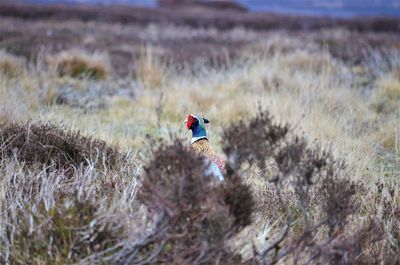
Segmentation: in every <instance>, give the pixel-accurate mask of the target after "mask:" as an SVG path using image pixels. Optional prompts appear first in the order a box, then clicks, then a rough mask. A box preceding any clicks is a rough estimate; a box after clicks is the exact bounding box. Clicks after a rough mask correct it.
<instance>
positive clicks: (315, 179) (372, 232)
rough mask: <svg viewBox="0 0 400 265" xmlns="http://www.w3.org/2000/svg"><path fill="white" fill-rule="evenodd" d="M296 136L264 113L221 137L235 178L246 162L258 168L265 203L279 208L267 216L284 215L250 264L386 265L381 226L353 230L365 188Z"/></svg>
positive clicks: (372, 224)
mask: <svg viewBox="0 0 400 265" xmlns="http://www.w3.org/2000/svg"><path fill="white" fill-rule="evenodd" d="M293 134H294V132H293V131H292V130H291V129H290V127H289V126H287V125H279V124H274V123H273V121H272V118H271V117H270V115H269V114H268V112H262V111H260V112H259V113H258V115H256V116H255V117H254V118H252V119H249V120H247V121H239V122H236V123H235V124H232V125H230V126H229V127H228V128H227V129H225V130H224V132H223V135H224V139H225V140H224V141H223V148H224V150H225V151H226V154H227V156H228V158H229V160H228V161H229V167H228V168H231V174H233V173H232V172H234V169H240V168H242V164H243V163H244V164H246V163H248V164H250V165H251V164H255V165H257V166H258V167H259V168H260V169H261V170H262V171H265V172H264V174H261V176H264V178H266V182H267V183H270V184H269V186H268V185H267V186H265V189H266V192H265V193H263V194H265V195H268V196H270V197H269V198H266V199H265V200H264V202H265V203H266V204H268V208H273V209H275V210H272V211H271V209H269V211H268V214H269V215H270V216H277V214H276V213H280V215H283V216H286V221H284V222H282V223H281V225H280V228H279V233H277V235H276V236H275V237H274V238H272V239H270V240H269V242H267V246H266V247H264V249H263V250H262V251H261V252H257V251H256V252H255V254H254V255H253V258H252V259H251V261H252V262H259V263H261V264H276V263H278V262H280V261H285V262H290V263H294V264H304V263H306V264H310V263H316V264H376V263H379V262H382V261H388V260H387V257H388V253H393V246H388V245H385V244H384V245H383V247H381V248H380V249H379V247H380V245H382V242H385V240H387V238H385V237H384V234H383V232H382V231H383V226H382V225H381V224H379V222H377V221H375V220H374V219H370V221H368V222H366V223H365V224H363V225H362V226H361V227H360V228H359V229H356V230H354V229H352V228H350V227H351V226H352V225H353V224H352V219H351V218H350V217H351V216H352V215H354V214H356V213H357V212H358V210H359V202H357V200H356V198H357V197H356V196H357V195H359V194H362V192H365V188H364V187H362V185H361V184H356V183H354V182H353V181H351V180H350V178H348V177H345V172H347V171H346V170H345V164H344V163H343V162H342V161H339V160H337V159H334V158H333V156H332V155H331V154H330V153H329V152H326V151H322V150H321V149H320V148H318V147H317V146H312V145H310V144H309V143H308V142H307V140H306V139H305V138H302V137H297V136H293ZM252 140H253V141H252ZM231 141H233V144H232V145H230V143H231ZM268 160H269V161H272V164H273V165H274V166H273V169H269V168H268V167H266V163H265V162H266V161H268ZM231 163H236V164H234V165H233V166H232V164H231ZM245 175H246V174H244V176H245ZM228 176H229V171H228ZM270 186H274V187H275V188H274V189H272V188H271V187H270ZM259 209H263V208H262V207H261V208H259ZM389 245H390V244H389ZM394 249H396V248H394ZM378 254H379V255H378ZM393 264H394V263H393Z"/></svg>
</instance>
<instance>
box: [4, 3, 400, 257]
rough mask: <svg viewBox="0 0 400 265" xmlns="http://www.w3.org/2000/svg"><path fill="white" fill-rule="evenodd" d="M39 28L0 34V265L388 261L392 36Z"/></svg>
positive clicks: (32, 21) (38, 24)
mask: <svg viewBox="0 0 400 265" xmlns="http://www.w3.org/2000/svg"><path fill="white" fill-rule="evenodd" d="M2 8H3V7H2ZM0 9H1V8H0ZM16 10H17V11H18V12H26V10H25V9H22V11H21V10H19V9H16ZM17 11H15V12H16V13H18V12H17ZM32 12H33V11H32ZM79 12H83V11H82V10H80V11H79ZM79 12H78V13H79ZM90 12H94V11H93V10H92V11H90ZM121 12H122V11H121ZM158 12H170V11H158ZM0 13H1V10H0ZM50 13H51V12H50ZM50 13H49V14H50ZM9 14H10V13H9ZM18 14H19V13H18ZM32 14H36V13H35V12H33V13H32ZM79 14H81V13H79ZM3 15H4V14H3ZM37 16H39V15H37ZM37 16H34V15H32V16H28V17H27V16H25V15H24V16H18V15H16V17H13V16H7V17H2V19H1V22H0V31H1V32H2V37H1V39H0V47H1V48H2V52H1V54H0V124H1V127H0V154H1V156H0V211H1V218H0V219H1V220H0V261H1V263H4V264H73V263H80V264H152V263H155V264H218V262H219V263H220V264H242V263H248V264H274V263H276V264H398V262H400V261H399V260H398V259H396V253H398V252H399V248H400V235H399V232H398V231H399V229H400V208H399V205H400V204H399V203H400V201H399V200H400V193H399V185H400V184H399V175H400V140H399V137H400V136H399V133H400V132H399V130H400V127H399V118H400V107H399V106H400V46H399V41H400V38H399V37H398V36H397V35H396V34H392V33H390V32H389V31H387V29H386V28H384V29H381V30H378V31H373V30H371V29H366V30H363V31H359V30H354V28H352V27H347V26H344V27H343V24H342V26H340V23H344V22H340V23H339V22H338V24H337V23H333V22H329V23H330V24H329V27H318V28H315V29H314V30H306V29H296V30H294V31H293V30H292V31H288V30H285V29H282V28H280V27H278V28H276V27H272V28H270V27H267V28H265V29H262V28H261V29H260V28H252V27H251V26H248V27H243V26H242V24H240V23H238V22H235V23H237V24H233V26H232V25H231V26H229V27H228V28H225V27H220V26H219V25H220V24H218V23H217V24H215V26H213V24H212V23H211V22H209V23H211V24H207V25H206V27H202V26H199V25H195V26H193V24H191V23H187V24H185V23H183V22H180V23H174V24H172V23H162V24H160V23H158V22H157V21H156V22H154V21H153V23H147V22H146V23H144V24H142V23H136V22H135V21H127V22H126V23H121V22H120V21H115V20H106V21H104V22H99V21H97V20H91V19H89V21H85V19H80V18H77V17H74V18H73V19H65V18H63V19H54V18H52V19H50V20H49V18H48V17H37ZM110 17H113V16H112V15H110ZM115 17H118V16H115ZM204 19H210V18H204ZM291 19H294V18H291ZM207 21H208V20H207ZM282 23H283V22H282ZM324 23H325V22H324ZM332 23H333V24H332ZM346 23H350V24H351V23H352V22H349V21H348V22H346ZM354 23H356V24H357V23H361V22H354ZM394 23H395V24H396V23H397V25H398V22H394ZM261 24H262V23H261ZM249 25H250V24H249ZM346 25H347V24H346ZM189 113H199V114H201V115H203V116H205V117H207V118H209V119H210V121H211V123H210V125H208V127H207V129H208V132H209V136H210V142H211V143H212V145H213V146H214V148H215V149H216V150H218V152H220V153H223V154H224V156H225V157H226V159H227V165H228V169H229V170H228V172H227V175H226V181H225V182H224V183H222V184H218V183H214V182H213V181H212V180H211V179H210V178H208V177H207V176H205V171H206V170H205V167H204V164H203V161H202V159H201V158H199V157H198V156H196V155H194V154H193V153H191V152H190V151H189V149H188V146H189V145H188V142H189V139H190V136H191V135H190V132H188V131H187V130H186V129H185V126H184V125H183V120H184V119H185V117H186V116H187V114H189ZM177 139H180V141H179V140H177Z"/></svg>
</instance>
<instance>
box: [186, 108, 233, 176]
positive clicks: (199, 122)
mask: <svg viewBox="0 0 400 265" xmlns="http://www.w3.org/2000/svg"><path fill="white" fill-rule="evenodd" d="M209 122H210V121H209V120H208V119H206V118H202V117H200V116H199V115H197V116H195V115H192V114H190V115H188V117H187V119H186V120H185V124H186V127H187V129H188V130H191V131H192V139H191V141H190V144H191V146H192V148H193V150H194V151H196V152H197V153H198V154H200V155H202V156H204V157H206V158H207V159H209V160H210V161H211V164H210V168H209V169H208V171H209V172H206V173H207V174H210V175H213V176H214V177H216V178H217V179H219V180H221V181H222V180H223V179H224V176H223V174H224V173H225V160H224V159H223V158H222V156H220V155H218V154H217V153H216V152H215V151H214V149H213V148H212V146H211V145H210V143H209V142H208V135H207V131H206V123H209Z"/></svg>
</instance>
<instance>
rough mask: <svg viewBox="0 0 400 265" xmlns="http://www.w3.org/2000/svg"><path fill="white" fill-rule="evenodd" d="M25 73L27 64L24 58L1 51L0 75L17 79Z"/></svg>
mask: <svg viewBox="0 0 400 265" xmlns="http://www.w3.org/2000/svg"><path fill="white" fill-rule="evenodd" d="M24 72H25V63H24V60H23V59H22V58H19V57H17V56H14V55H12V54H9V53H6V52H4V51H0V74H1V75H4V76H6V77H8V78H16V77H20V76H21V75H23V74H24Z"/></svg>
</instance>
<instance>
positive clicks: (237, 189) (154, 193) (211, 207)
mask: <svg viewBox="0 0 400 265" xmlns="http://www.w3.org/2000/svg"><path fill="white" fill-rule="evenodd" d="M208 163H209V162H207V161H206V160H204V158H203V157H201V156H198V155H197V154H196V153H194V152H193V151H191V150H189V149H188V148H187V147H185V146H184V145H182V143H181V142H179V141H175V142H174V143H173V144H171V145H166V144H161V145H160V147H159V148H156V149H155V150H153V157H152V160H151V161H150V162H149V164H148V165H147V166H146V167H145V168H144V172H145V173H144V177H143V186H142V188H141V192H140V194H141V198H142V199H143V201H144V203H145V204H146V205H147V206H148V207H149V209H151V211H152V212H153V214H155V215H156V216H158V218H159V222H158V224H157V228H156V229H155V231H154V232H153V233H152V234H151V235H150V236H149V237H148V238H147V239H146V242H147V243H146V248H144V247H142V248H141V249H140V251H139V253H140V254H139V257H140V260H146V262H149V263H163V262H166V263H171V264H178V263H179V264H193V263H201V264H212V263H213V262H214V261H215V260H216V259H219V260H220V262H222V263H224V264H234V263H235V262H239V261H240V259H238V257H236V256H235V254H234V253H231V252H230V251H229V250H228V249H227V248H226V247H225V240H226V239H228V238H229V237H230V236H231V235H232V233H233V232H234V231H236V230H237V229H239V228H240V227H243V226H245V225H247V224H249V222H250V217H251V214H252V209H253V201H252V197H251V194H250V192H249V190H248V187H247V186H245V185H243V184H242V183H241V181H240V179H239V178H234V177H231V178H230V179H228V180H227V181H226V183H225V182H223V183H219V182H217V181H216V180H215V179H213V177H212V176H209V175H207V167H208V166H209V164H208ZM149 245H150V246H151V247H149Z"/></svg>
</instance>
